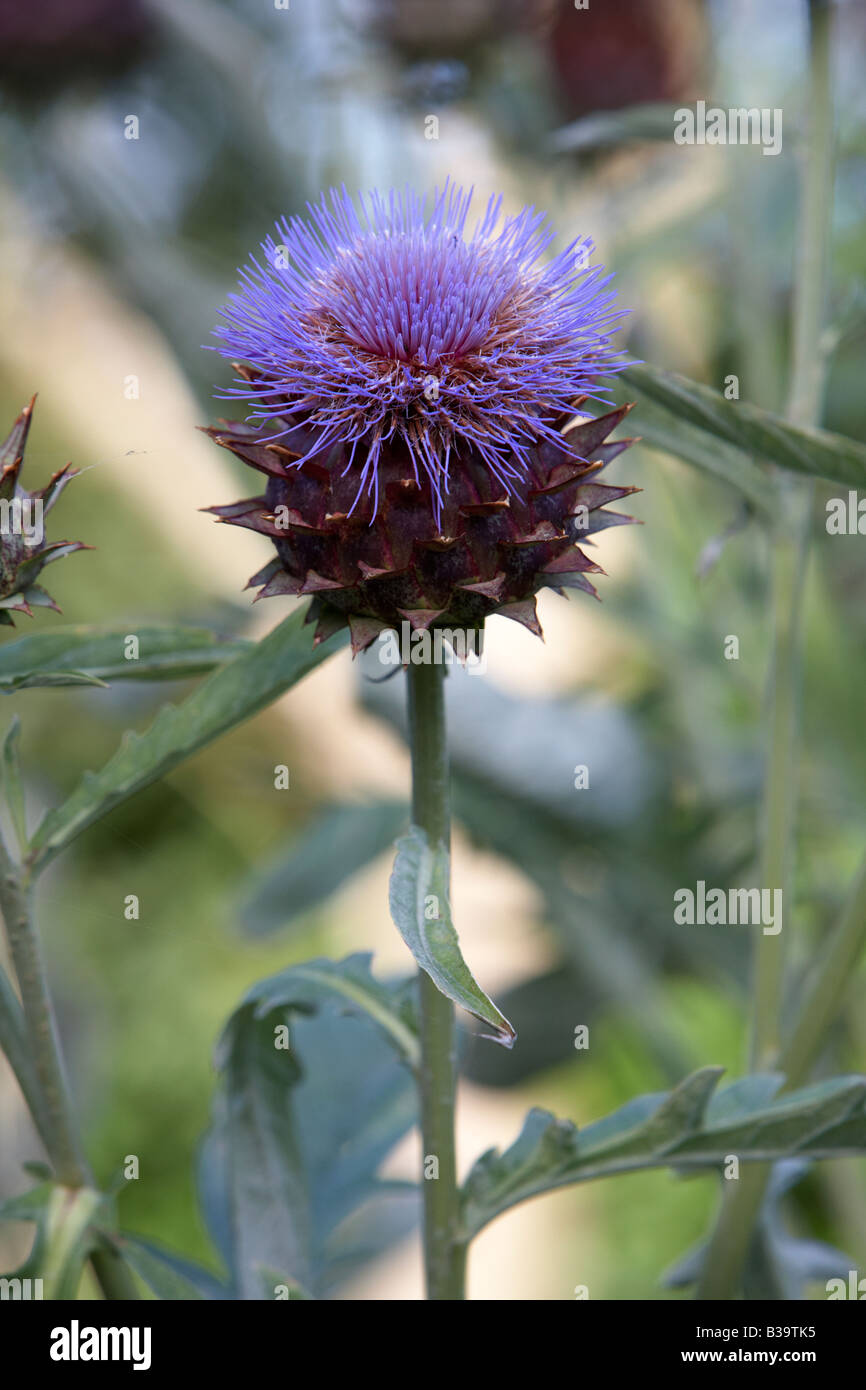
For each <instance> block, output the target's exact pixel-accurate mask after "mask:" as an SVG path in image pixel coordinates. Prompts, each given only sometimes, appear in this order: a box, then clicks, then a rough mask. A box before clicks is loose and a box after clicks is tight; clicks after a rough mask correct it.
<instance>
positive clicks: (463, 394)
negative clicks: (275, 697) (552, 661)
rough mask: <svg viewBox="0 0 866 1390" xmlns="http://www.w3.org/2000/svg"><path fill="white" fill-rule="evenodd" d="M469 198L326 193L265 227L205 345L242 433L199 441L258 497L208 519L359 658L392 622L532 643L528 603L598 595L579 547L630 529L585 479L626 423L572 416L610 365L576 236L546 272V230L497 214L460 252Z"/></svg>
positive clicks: (601, 309)
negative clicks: (241, 543) (490, 625)
mask: <svg viewBox="0 0 866 1390" xmlns="http://www.w3.org/2000/svg"><path fill="white" fill-rule="evenodd" d="M470 201H471V193H464V192H463V191H462V190H461V189H459V188H456V187H453V186H451V185H448V186H446V188H445V189H444V191H443V192H442V193H441V194H437V195H436V196H435V198H434V200H433V204H432V207H430V209H429V210H428V209H427V208H426V206H425V203H424V202H423V200H422V199H420V198H419V197H417V195H415V194H414V193H411V192H406V193H404V194H402V195H400V194H396V193H391V194H390V195H389V196H388V198H387V199H385V198H383V197H382V196H381V195H380V194H378V193H373V194H371V195H370V197H369V198H368V200H367V201H366V202H365V201H364V200H361V201H360V211H357V210H356V208H355V205H354V204H353V203H352V201H351V199H350V198H349V196H348V194H347V193H346V192H345V190H343V191H342V192H340V193H337V192H336V191H333V190H332V192H331V194H330V198H325V197H323V198H322V200H321V202H320V203H319V204H318V205H317V206H315V207H310V208H309V213H310V219H309V221H308V222H303V221H300V220H299V219H297V218H295V219H291V220H289V221H282V222H280V223H278V225H277V236H278V238H279V240H275V239H274V238H273V237H270V238H268V240H267V241H266V242H265V243H264V244H263V248H262V249H263V253H264V256H263V260H262V261H256V260H254V261H253V262H252V264H251V266H250V267H249V268H248V269H246V270H244V271H243V272H241V288H240V291H239V293H237V294H235V295H232V296H231V297H230V300H229V303H228V305H227V306H226V307H225V308H224V309H223V310H222V319H223V322H222V325H221V326H220V327H219V328H218V329H217V335H218V337H219V338H220V347H219V349H218V350H219V351H220V352H221V353H223V355H225V356H227V357H232V358H237V359H240V360H239V361H236V363H235V365H236V369H237V371H238V373H239V375H238V378H237V379H236V382H235V384H234V385H233V386H230V387H228V388H226V390H225V392H224V394H225V395H227V396H228V397H229V398H230V399H239V400H243V401H245V402H246V403H247V404H248V409H249V415H248V419H247V421H246V423H240V422H227V423H226V425H225V428H223V429H212V430H209V431H208V433H210V434H211V436H212V437H213V438H214V439H215V440H216V441H217V443H219V444H221V445H223V446H224V447H225V448H227V449H230V450H231V451H232V452H233V453H234V454H236V455H237V456H238V457H239V458H241V459H243V461H244V462H245V463H248V464H249V465H250V466H251V467H253V468H255V469H257V470H258V471H259V472H260V473H264V474H265V475H266V477H267V487H266V490H265V494H264V496H261V497H253V498H249V499H247V500H246V501H242V502H237V503H234V504H232V505H231V506H227V507H214V508H211V509H210V510H212V511H214V512H215V513H216V515H217V516H218V517H219V518H220V519H221V520H222V521H226V522H230V523H231V524H232V525H236V526H245V527H249V528H251V529H252V530H256V531H259V532H261V533H262V534H263V535H266V536H269V537H270V538H271V539H272V540H273V541H274V543H275V546H276V551H277V558H276V559H275V560H273V561H272V562H271V564H269V565H267V566H266V567H265V568H264V569H263V570H262V571H261V573H260V574H258V575H256V576H255V577H254V579H252V580H251V581H250V583H251V584H260V585H262V586H263V587H262V592H261V594H260V595H259V596H260V597H266V596H271V595H277V594H312V595H314V596H315V601H314V604H313V605H312V607H311V615H312V616H317V617H318V618H319V620H320V621H319V628H318V632H317V637H318V638H321V637H324V636H326V635H327V634H328V633H330V632H332V631H334V630H335V629H336V628H337V627H339V626H341V625H345V623H346V622H348V623H349V625H350V627H351V629H352V642H353V646H354V647H355V648H356V650H357V649H360V648H362V647H364V646H366V645H369V643H370V642H371V641H373V640H374V638H375V637H376V635H377V633H378V632H380V631H381V630H382V629H383V628H386V627H393V626H398V625H399V624H400V623H401V622H402V621H403V620H404V619H405V620H408V621H409V622H410V623H411V624H412V626H413V627H415V628H420V629H427V628H430V627H446V626H452V627H458V628H460V627H462V628H479V627H481V626H482V625H483V623H484V621H485V619H486V618H487V617H488V616H489V614H491V613H494V612H496V613H503V614H505V615H506V616H508V617H511V618H514V619H516V620H517V621H518V622H521V623H524V624H525V625H526V626H528V627H530V628H531V629H532V630H533V631H538V632H540V628H539V627H538V622H537V618H536V615H535V597H534V596H535V593H536V592H537V591H538V590H539V589H540V588H542V587H544V585H551V586H553V587H555V588H557V589H558V590H559V591H560V592H561V591H562V589H563V587H573V588H581V589H584V590H585V591H588V592H589V593H592V594H594V593H595V589H594V588H593V586H592V584H591V583H590V581H589V580H588V578H587V574H589V573H594V572H595V573H598V572H599V566H598V565H597V564H595V563H594V562H593V561H592V560H590V559H589V558H588V557H587V556H586V555H585V554H584V553H583V551H582V550H580V549H579V548H578V546H577V545H576V543H575V542H576V541H578V540H580V541H581V542H583V541H584V540H585V538H586V537H588V536H589V535H591V534H592V533H593V532H595V531H600V530H602V529H603V528H604V527H607V526H615V525H620V524H623V523H625V522H628V521H630V520H631V518H630V517H628V516H624V515H622V514H620V513H616V512H604V511H603V510H602V509H603V507H604V506H605V504H606V503H608V502H611V501H614V500H616V499H617V498H620V497H624V496H626V495H627V494H628V493H631V492H634V491H635V489H634V488H629V487H608V486H603V485H601V484H600V483H599V482H598V480H597V474H598V472H599V471H600V470H601V469H602V468H604V467H605V466H606V464H607V463H609V462H610V460H611V459H613V458H615V457H616V456H617V454H619V453H621V452H622V450H623V449H624V448H626V447H627V445H628V443H629V442H630V441H629V440H622V441H619V442H612V441H609V440H608V438H607V436H608V435H609V434H610V432H611V430H613V429H614V428H615V426H616V425H617V424H618V423H619V422H620V421H621V420H622V419H623V417H624V416H625V414H626V413H627V411H628V409H629V408H630V407H627V406H621V407H619V408H618V409H617V410H611V411H609V412H608V413H607V414H606V415H603V416H602V417H601V418H599V419H591V418H590V419H587V418H586V417H585V416H578V415H577V414H576V412H577V411H579V410H580V409H581V407H582V406H583V403H584V402H585V401H586V400H587V398H588V397H589V396H593V397H594V399H596V400H599V399H601V398H600V397H599V396H598V394H597V392H598V382H599V378H601V377H603V376H605V375H607V374H609V373H612V372H616V371H618V370H620V369H621V367H622V366H624V361H623V358H622V354H621V353H620V352H618V351H617V350H616V349H615V348H614V347H613V346H612V343H611V335H612V333H613V331H614V329H615V328H616V327H617V325H618V323H619V321H620V319H621V317H622V315H621V314H620V313H619V312H618V311H617V310H615V309H614V307H613V295H612V294H611V293H610V292H608V291H607V286H608V284H609V282H610V276H605V274H604V271H603V270H602V269H601V268H600V267H592V266H590V258H591V255H592V249H593V247H592V242H591V241H589V240H588V239H585V240H582V241H580V240H579V241H575V242H573V243H572V244H571V245H570V246H569V247H567V248H566V250H565V251H563V252H562V253H561V254H560V255H559V256H556V257H555V258H553V259H551V260H549V261H545V259H544V253H545V251H546V250H547V248H548V247H549V245H550V241H551V233H550V232H549V231H547V230H546V228H545V226H544V218H543V216H542V215H541V214H539V213H537V212H536V211H535V210H534V209H533V208H526V209H524V211H523V212H521V213H520V214H519V215H518V216H517V217H514V218H509V219H506V220H505V221H503V220H502V217H501V199H491V201H490V202H489V203H488V205H487V209H486V211H485V213H484V216H483V217H482V218H481V220H480V221H479V223H478V225H477V226H476V227H475V228H474V230H472V232H471V233H470V234H469V235H468V236H467V235H466V225H467V219H468V215H469V205H470Z"/></svg>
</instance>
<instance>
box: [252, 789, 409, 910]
mask: <svg viewBox="0 0 866 1390" xmlns="http://www.w3.org/2000/svg"><path fill="white" fill-rule="evenodd" d="M408 820H409V813H408V809H407V807H406V805H405V804H404V803H402V802H397V801H375V802H370V803H367V804H358V805H352V804H348V803H347V804H345V805H341V806H330V807H328V808H327V810H325V811H324V813H323V814H322V815H320V816H319V817H318V819H317V820H315V821H314V822H313V824H312V825H311V826H310V827H309V828H308V829H307V830H306V831H305V832H304V833H303V834H302V835H301V836H300V838H299V839H298V840H296V841H295V842H293V843H292V845H290V847H289V849H288V851H287V852H284V853H283V854H282V855H281V856H280V858H279V859H277V860H276V862H275V863H274V864H273V865H272V866H271V867H270V868H269V869H266V870H265V872H264V873H263V874H261V875H259V876H258V877H257V879H256V881H255V882H254V883H253V884H252V885H251V887H250V890H249V894H248V897H247V898H246V900H245V902H244V904H243V906H242V908H241V922H242V923H243V926H244V927H245V928H246V930H247V931H249V932H252V933H253V935H255V936H261V935H264V934H265V933H267V932H272V931H276V930H278V928H280V927H283V926H285V925H286V924H287V923H289V922H291V921H294V920H295V919H297V918H299V917H301V916H302V915H303V914H304V913H306V912H309V911H310V910H311V909H312V908H314V907H318V905H319V904H320V903H322V902H324V901H325V900H326V899H327V898H329V897H330V895H331V894H332V893H334V892H335V891H336V890H337V888H339V887H340V885H341V884H343V883H345V882H346V880H347V879H349V878H351V877H352V875H353V874H356V873H358V872H359V870H361V869H363V868H366V866H367V865H368V864H369V863H371V862H372V861H373V860H374V859H376V858H377V857H378V855H379V854H381V853H383V852H384V850H386V849H387V848H388V846H389V845H390V844H392V843H393V842H394V840H395V839H396V838H397V836H398V835H399V834H400V832H401V831H402V830H403V829H405V827H406V825H407V824H408Z"/></svg>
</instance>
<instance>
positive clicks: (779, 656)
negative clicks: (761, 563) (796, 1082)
mask: <svg viewBox="0 0 866 1390" xmlns="http://www.w3.org/2000/svg"><path fill="white" fill-rule="evenodd" d="M809 14H810V38H811V47H810V83H809V85H810V91H809V119H810V137H809V147H808V151H807V159H806V168H805V178H804V182H803V193H802V199H801V209H800V240H799V254H798V262H797V267H796V271H795V276H794V310H793V350H792V359H791V376H790V383H789V390H788V404H787V410H786V414H787V417H788V419H790V420H792V421H794V422H795V423H797V424H806V425H808V424H814V423H816V422H817V420H818V417H819V415H820V409H821V399H822V395H823V386H824V375H825V365H826V363H825V359H824V354H823V349H822V342H821V329H822V324H823V317H824V306H825V298H826V270H827V262H828V246H829V240H830V216H831V210H832V203H833V104H832V91H831V74H830V38H831V16H830V6H829V4H828V3H827V0H810V5H809ZM812 500H813V489H812V485H811V484H803V483H798V482H796V481H794V480H787V481H785V482H784V483H783V485H782V487H781V489H780V508H781V514H780V516H779V518H778V521H777V524H776V528H775V535H774V539H773V655H772V667H771V691H770V722H769V735H768V738H769V747H768V761H767V773H766V779H765V787H764V809H763V825H762V831H763V835H762V845H763V853H762V862H761V883H762V886H763V887H765V888H770V889H775V888H781V889H782V894H783V913H782V931H781V932H780V933H778V934H777V935H773V936H770V935H764V934H763V933H762V934H761V936H760V937H759V940H758V945H757V949H756V955H755V969H754V982H753V992H752V1040H751V1065H752V1069H753V1070H761V1069H764V1068H768V1067H770V1068H775V1067H779V1068H780V1069H781V1065H782V1058H781V1055H780V1054H781V1039H780V1017H781V1005H782V991H783V979H784V944H785V941H786V937H787V931H788V927H789V925H790V921H791V914H790V892H791V870H792V862H793V833H794V824H795V807H796V799H797V770H798V758H797V748H798V708H799V690H800V633H801V616H802V589H803V575H804V572H805V567H806V558H807V553H808V540H809V525H810V518H811V510H812ZM769 1172H770V1168H769V1165H767V1164H755V1165H749V1166H748V1167H747V1168H746V1170H745V1172H744V1173H743V1174H742V1176H741V1177H740V1178H739V1179H738V1180H737V1181H736V1182H732V1183H730V1184H728V1186H727V1190H726V1192H725V1197H724V1201H723V1203H722V1209H721V1212H720V1215H719V1219H718V1223H717V1225H716V1229H715V1231H714V1232H713V1236H712V1238H711V1240H710V1244H709V1247H708V1249H707V1254H706V1258H705V1260H704V1268H703V1272H702V1275H701V1280H700V1282H699V1284H698V1289H697V1295H696V1296H697V1297H698V1298H699V1299H732V1298H735V1297H736V1295H737V1291H738V1289H739V1287H740V1282H741V1278H742V1271H743V1266H744V1264H745V1261H746V1259H747V1256H748V1251H749V1246H750V1243H751V1240H752V1233H753V1231H754V1229H755V1222H756V1220H757V1217H758V1213H759V1211H760V1208H761V1203H762V1201H763V1198H764V1192H765V1189H766V1184H767V1179H768V1177H769Z"/></svg>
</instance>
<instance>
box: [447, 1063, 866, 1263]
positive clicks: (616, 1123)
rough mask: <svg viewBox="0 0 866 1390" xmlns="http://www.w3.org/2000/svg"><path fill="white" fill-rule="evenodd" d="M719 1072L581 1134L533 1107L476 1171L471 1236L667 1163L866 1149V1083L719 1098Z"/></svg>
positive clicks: (694, 1164) (746, 1090)
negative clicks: (532, 1207) (529, 1203)
mask: <svg viewBox="0 0 866 1390" xmlns="http://www.w3.org/2000/svg"><path fill="white" fill-rule="evenodd" d="M720 1074H721V1069H720V1068H717V1067H707V1068H704V1069H703V1070H702V1071H699V1072H695V1073H694V1074H693V1075H692V1076H690V1077H687V1078H686V1079H685V1080H684V1081H682V1082H681V1083H680V1085H679V1086H677V1087H675V1088H674V1090H673V1091H670V1092H667V1093H664V1094H661V1095H647V1096H639V1097H637V1098H636V1099H635V1100H632V1101H629V1102H628V1104H627V1105H625V1106H623V1107H622V1108H621V1109H620V1110H617V1111H616V1112H615V1113H614V1114H613V1115H610V1116H608V1117H607V1118H606V1119H604V1120H600V1121H597V1122H596V1123H595V1124H591V1125H588V1126H587V1127H586V1128H585V1129H583V1130H580V1131H579V1130H577V1129H576V1128H575V1126H574V1125H573V1124H571V1123H570V1122H568V1121H563V1120H557V1119H556V1118H555V1117H554V1116H553V1115H550V1114H549V1113H547V1112H545V1111H542V1110H532V1111H530V1113H529V1115H528V1117H527V1120H526V1123H525V1125H524V1128H523V1131H522V1133H521V1134H520V1136H519V1137H518V1139H517V1140H516V1141H515V1143H514V1144H512V1146H511V1148H509V1149H507V1150H506V1151H505V1152H504V1153H499V1152H498V1151H497V1150H495V1149H492V1150H490V1151H489V1152H488V1153H486V1154H483V1155H482V1157H481V1158H480V1159H479V1160H478V1162H477V1163H476V1164H475V1166H474V1168H473V1169H472V1171H471V1172H470V1174H469V1176H468V1178H467V1181H466V1184H465V1188H464V1194H463V1199H464V1223H465V1229H466V1232H467V1233H468V1235H469V1236H470V1237H471V1236H473V1235H475V1234H476V1233H477V1232H478V1231H479V1230H480V1229H481V1228H482V1227H483V1226H485V1225H486V1224H487V1223H488V1222H489V1221H492V1220H493V1218H494V1217H495V1216H497V1215H499V1214H500V1212H503V1211H506V1210H507V1209H508V1208H509V1207H512V1206H514V1205H515V1204H516V1203H518V1202H522V1201H525V1200H526V1199H527V1198H529V1197H534V1196H537V1195H539V1194H540V1193H543V1192H550V1191H553V1190H554V1189H555V1188H558V1187H564V1186H567V1185H568V1184H570V1183H576V1182H587V1181H589V1180H590V1179H591V1178H603V1177H610V1176H613V1175H614V1174H617V1173H628V1172H635V1171H638V1170H639V1169H645V1168H659V1167H672V1168H676V1169H678V1170H683V1171H696V1170H700V1169H701V1168H705V1169H708V1170H711V1169H714V1168H717V1167H719V1166H720V1165H722V1164H723V1163H724V1162H725V1160H726V1159H727V1158H728V1157H729V1156H730V1155H736V1156H737V1157H738V1158H739V1160H740V1162H741V1163H742V1162H767V1161H774V1160H776V1159H780V1158H788V1157H790V1156H791V1155H797V1156H799V1157H804V1158H835V1157H842V1156H844V1155H846V1154H849V1155H850V1154H856V1153H864V1152H866V1105H864V1098H866V1077H862V1076H848V1077H839V1078H836V1079H834V1080H831V1081H823V1082H820V1083H819V1084H818V1085H815V1086H809V1087H807V1088H806V1089H804V1090H800V1091H795V1092H790V1093H787V1094H784V1095H782V1096H779V1097H778V1098H770V1093H771V1092H772V1093H773V1094H775V1092H776V1091H778V1088H779V1087H780V1086H781V1085H782V1084H783V1080H784V1078H783V1077H781V1076H775V1077H771V1076H768V1077H753V1078H750V1079H749V1083H750V1084H749V1085H748V1086H738V1087H736V1089H735V1088H734V1087H732V1088H728V1091H727V1092H726V1091H722V1092H721V1093H720V1094H719V1095H718V1096H717V1097H716V1096H712V1089H713V1087H714V1085H715V1084H716V1082H717V1081H718V1078H719V1075H720ZM731 1091H734V1095H733V1096H732V1095H731V1094H730V1092H731Z"/></svg>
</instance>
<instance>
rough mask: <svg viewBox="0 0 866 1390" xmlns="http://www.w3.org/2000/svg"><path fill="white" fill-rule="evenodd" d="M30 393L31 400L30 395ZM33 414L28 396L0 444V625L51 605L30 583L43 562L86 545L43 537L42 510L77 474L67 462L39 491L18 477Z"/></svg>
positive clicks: (9, 624) (85, 547)
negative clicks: (50, 541) (51, 541)
mask: <svg viewBox="0 0 866 1390" xmlns="http://www.w3.org/2000/svg"><path fill="white" fill-rule="evenodd" d="M35 399H36V398H35V396H34V398H33V400H35ZM32 416H33V401H31V402H30V404H29V405H26V406H25V407H24V409H23V410H22V412H21V414H20V415H19V416H18V419H17V420H16V421H15V423H14V425H13V426H12V429H11V431H10V434H9V437H8V438H7V439H6V440H5V442H4V443H3V444H0V625H2V624H6V625H7V626H14V620H13V618H12V614H13V612H15V613H25V614H26V615H27V616H28V617H32V616H33V615H32V608H31V605H32V606H33V607H40V608H53V609H54V611H55V612H56V613H59V612H60V609H59V608H58V607H57V604H56V603H55V602H54V600H53V599H52V597H51V595H50V594H48V593H46V591H45V589H43V588H42V586H41V585H40V584H37V583H36V580H37V578H38V577H39V575H40V574H41V572H42V570H43V569H44V568H45V566H46V565H48V564H50V563H51V561H52V560H60V559H62V558H63V556H64V555H71V554H72V552H73V551H74V550H87V549H88V548H89V547H88V546H86V545H83V544H82V543H81V542H80V541H55V542H54V544H53V545H47V544H46V541H45V515H46V513H47V512H48V511H49V510H50V509H51V507H53V505H54V503H55V502H56V501H57V498H58V497H59V496H60V494H61V492H62V491H63V489H64V488H65V487H66V484H67V483H68V482H69V481H70V480H71V479H72V478H74V477H76V476H77V474H76V472H75V471H74V470H73V469H71V468H70V467H69V465H68V464H67V465H66V467H65V468H61V470H60V472H59V473H55V474H54V477H53V478H52V479H51V481H50V482H49V483H48V485H47V487H44V488H42V490H41V491H40V492H33V493H30V492H27V491H25V489H24V488H23V487H22V486H21V483H20V481H19V476H20V473H21V465H22V463H23V461H24V448H25V445H26V443H27V435H28V433H29V431H30V421H31V419H32Z"/></svg>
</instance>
